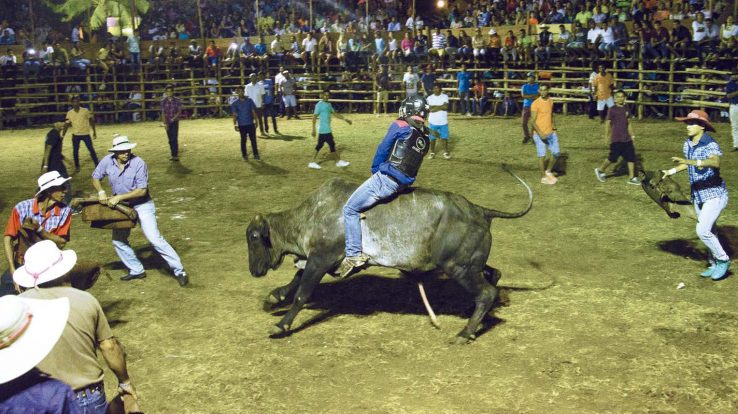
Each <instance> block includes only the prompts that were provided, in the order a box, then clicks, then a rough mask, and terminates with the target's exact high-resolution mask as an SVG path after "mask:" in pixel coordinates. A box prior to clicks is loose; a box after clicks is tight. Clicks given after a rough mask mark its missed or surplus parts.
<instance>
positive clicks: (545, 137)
mask: <svg viewBox="0 0 738 414" xmlns="http://www.w3.org/2000/svg"><path fill="white" fill-rule="evenodd" d="M539 90H540V94H541V96H539V97H538V99H536V100H535V101H533V104H532V105H531V106H530V112H531V116H530V118H531V127H532V128H533V141H534V142H535V143H536V155H537V156H538V166H539V168H540V170H541V174H542V175H543V177H542V178H541V183H542V184H551V185H553V184H556V182H558V179H557V178H556V177H555V176H554V175H553V173H552V172H551V169H552V168H553V166H554V165H555V164H556V159H557V158H558V157H559V137H558V135H557V134H556V123H555V122H554V116H553V100H552V99H551V98H550V97H549V94H548V93H549V91H548V85H541V87H540V89H539ZM546 147H548V150H549V151H550V153H551V155H550V157H548V162H547V161H546Z"/></svg>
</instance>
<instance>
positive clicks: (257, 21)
mask: <svg viewBox="0 0 738 414" xmlns="http://www.w3.org/2000/svg"><path fill="white" fill-rule="evenodd" d="M254 20H256V34H257V35H259V36H261V25H260V24H259V0H256V17H255V19H254Z"/></svg>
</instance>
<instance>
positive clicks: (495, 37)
mask: <svg viewBox="0 0 738 414" xmlns="http://www.w3.org/2000/svg"><path fill="white" fill-rule="evenodd" d="M501 50H502V39H500V35H499V34H497V30H495V29H489V48H488V49H487V60H489V61H491V62H492V65H493V66H497V64H498V63H499V62H500V51H501ZM470 83H471V82H470Z"/></svg>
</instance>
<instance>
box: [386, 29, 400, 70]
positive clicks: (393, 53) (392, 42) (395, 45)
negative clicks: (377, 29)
mask: <svg viewBox="0 0 738 414" xmlns="http://www.w3.org/2000/svg"><path fill="white" fill-rule="evenodd" d="M387 36H388V37H389V42H388V43H387V57H388V58H389V60H390V61H391V62H393V63H396V62H398V61H399V60H400V56H401V51H400V44H399V42H398V41H397V35H396V34H395V33H394V32H389V33H387Z"/></svg>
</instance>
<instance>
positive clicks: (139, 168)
mask: <svg viewBox="0 0 738 414" xmlns="http://www.w3.org/2000/svg"><path fill="white" fill-rule="evenodd" d="M135 147H136V144H135V143H132V142H129V141H128V137H126V136H122V135H119V136H116V137H115V138H113V147H112V148H110V149H109V150H108V151H109V152H111V153H112V154H109V155H107V156H105V158H103V159H102V162H100V165H98V166H97V168H95V171H94V172H93V173H92V185H93V187H95V190H97V198H98V200H99V201H100V203H103V204H107V205H108V206H110V207H115V206H116V205H117V204H119V203H121V202H123V201H125V202H127V203H128V204H129V205H130V206H132V207H133V208H134V209H135V210H136V213H138V222H139V223H140V224H141V230H143V233H144V236H145V237H146V239H147V240H148V241H149V243H151V245H152V247H153V248H154V250H156V251H157V252H158V253H159V254H160V255H161V257H162V258H163V259H164V260H165V261H166V262H167V265H168V266H169V269H170V270H171V272H172V273H173V274H174V277H175V278H176V279H177V282H178V283H179V285H180V286H182V287H184V286H186V285H187V283H189V278H188V276H187V272H185V270H184V267H183V266H182V260H181V259H180V258H179V255H178V254H177V252H176V251H175V250H174V249H173V248H172V246H171V245H170V244H169V243H168V242H167V241H166V240H165V239H164V236H162V235H161V234H160V233H159V229H158V227H157V224H156V206H155V205H154V200H152V199H151V195H150V194H149V169H148V167H147V165H146V163H145V162H144V160H142V159H141V158H140V157H138V156H137V155H134V154H133V153H131V150H132V149H133V148H135ZM105 177H108V182H109V183H110V188H111V190H112V193H113V196H112V197H108V196H107V194H106V192H105V190H103V187H102V182H101V180H102V179H103V178H105ZM130 234H131V229H114V230H113V247H115V252H116V253H117V254H118V257H119V258H120V260H121V261H122V262H123V264H124V265H125V266H126V268H127V269H128V273H127V274H126V275H124V276H122V277H121V278H120V280H123V281H130V280H134V279H143V278H145V277H146V272H145V270H144V267H143V264H141V262H140V261H139V260H138V258H137V257H136V252H134V251H133V249H132V248H131V245H130V244H129V243H128V236H129V235H130Z"/></svg>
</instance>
